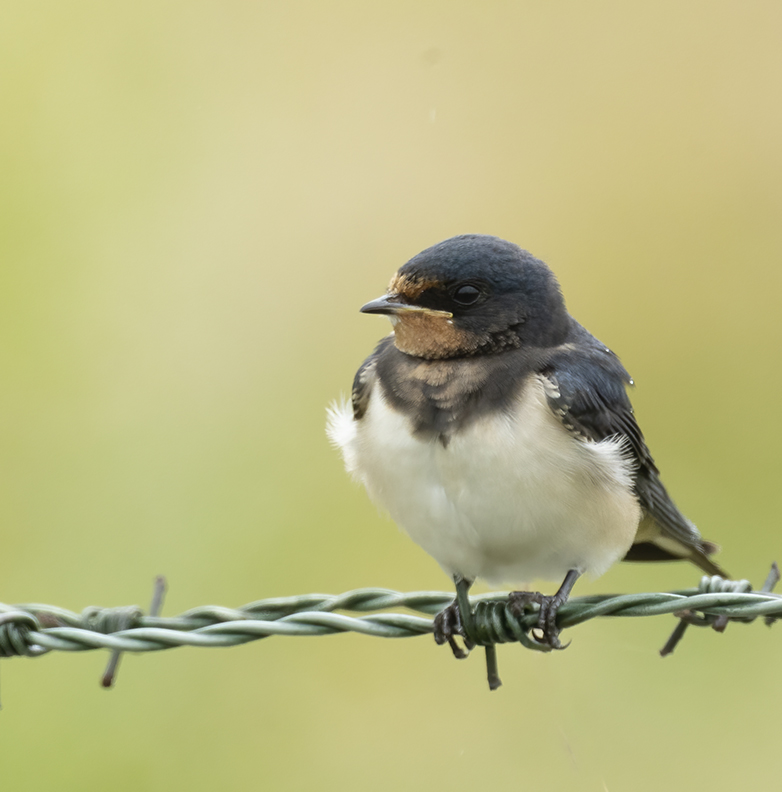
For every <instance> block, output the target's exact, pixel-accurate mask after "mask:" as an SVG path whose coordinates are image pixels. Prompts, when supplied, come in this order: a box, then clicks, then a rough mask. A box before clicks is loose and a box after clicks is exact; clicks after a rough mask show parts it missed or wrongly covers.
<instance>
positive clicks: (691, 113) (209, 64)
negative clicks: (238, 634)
mask: <svg viewBox="0 0 782 792" xmlns="http://www.w3.org/2000/svg"><path fill="white" fill-rule="evenodd" d="M781 25H782V7H780V6H779V4H777V3H772V2H757V3H738V2H721V1H720V0H717V1H716V2H715V1H714V0H709V2H706V1H705V0H703V1H702V2H690V3H681V2H673V1H663V2H658V3H655V4H641V3H635V4H628V3H624V2H619V1H618V0H613V2H601V3H567V2H566V3H532V2H518V3H508V2H486V3H482V4H477V3H470V2H453V1H452V2H444V1H443V0H440V1H439V2H429V3H411V2H396V3H393V4H391V3H385V4H381V3H364V2H357V0H345V1H344V2H333V3H315V2H288V3H268V2H267V3H253V2H237V1H236V0H230V1H226V0H223V2H220V3H215V2H212V3H209V2H200V1H198V0H190V1H189V2H170V1H167V0H163V2H161V0H157V1H156V2H154V3H153V2H148V1H144V0H142V1H141V2H136V3H132V4H130V3H101V2H81V1H78V0H72V1H71V2H52V1H51V0H49V1H48V2H47V1H46V0H42V1H41V2H28V3H5V4H4V5H3V24H2V27H0V101H1V103H2V104H1V106H2V123H1V124H0V140H1V141H2V143H1V146H0V157H1V158H2V160H1V162H2V178H1V179H0V256H1V259H0V367H1V369H2V378H0V465H1V466H2V475H0V526H1V529H2V553H0V581H1V582H0V599H1V600H3V601H5V602H23V601H38V602H48V603H51V604H55V605H60V606H63V607H67V608H72V609H75V610H80V609H81V608H83V607H84V606H86V605H90V604H101V605H121V604H130V603H135V602H138V603H140V604H142V605H144V606H145V607H146V604H147V602H148V599H149V596H150V592H151V583H152V579H153V577H154V575H156V574H159V573H164V574H166V575H167V576H168V579H169V582H170V587H171V588H170V593H169V595H168V598H167V602H166V605H165V611H164V612H165V613H167V614H174V613H177V612H180V611H182V610H185V609H186V608H189V607H192V606H196V605H202V604H210V603H216V604H223V605H240V604H242V603H245V602H248V601H251V600H253V599H258V598H262V597H269V596H282V595H289V594H298V593H306V592H312V591H328V592H339V591H343V590H348V589H351V588H355V587H359V586H373V585H377V586H387V587H391V588H397V589H443V588H448V587H449V581H448V580H447V579H446V578H445V576H444V575H443V574H442V572H441V571H440V570H439V568H438V567H437V566H436V564H435V563H434V562H433V561H432V560H431V559H429V558H428V557H427V556H426V555H425V554H424V553H423V552H422V551H420V550H419V549H418V548H417V547H415V546H414V545H413V544H412V543H411V542H410V541H409V540H408V539H406V538H405V537H404V536H403V535H402V534H401V533H400V532H399V531H398V530H397V529H396V528H395V527H394V525H393V524H392V523H391V522H390V521H388V520H387V519H386V518H384V517H383V516H382V515H379V514H378V513H377V511H376V509H375V508H374V507H373V506H372V505H371V504H370V503H369V502H368V500H367V498H366V496H365V494H364V493H363V491H362V490H360V489H359V488H358V487H357V486H356V485H355V484H353V483H352V482H351V481H350V480H349V479H348V477H347V476H346V475H345V474H344V472H343V470H342V465H341V462H340V460H339V458H338V455H337V454H336V453H335V452H334V451H333V450H332V449H331V448H329V446H328V443H327V441H326V438H325V435H324V431H323V427H324V421H325V407H326V405H327V404H328V402H329V401H330V400H331V399H333V398H335V397H337V396H339V395H340V394H341V393H343V394H344V393H347V392H348V391H349V388H350V384H351V380H352V377H353V373H354V371H355V369H356V368H357V366H358V365H359V363H360V362H361V361H362V360H363V358H364V356H365V355H366V354H367V353H368V352H369V351H370V349H371V347H372V345H373V344H374V343H375V341H376V340H377V339H378V338H379V337H381V336H382V335H384V334H386V333H387V332H388V325H387V322H385V321H384V320H382V321H381V320H380V319H377V318H374V317H366V316H360V315H359V314H358V307H359V306H360V305H361V304H362V303H363V302H365V301H367V300H369V299H372V298H374V297H377V296H379V294H380V293H381V292H382V291H383V289H384V288H385V285H386V283H387V281H388V279H389V277H390V276H391V274H392V272H393V271H394V270H395V269H396V268H397V267H398V266H399V265H401V264H402V263H403V262H404V261H406V260H407V259H408V258H410V257H411V256H412V255H414V254H415V253H417V252H418V251H419V250H421V249H423V248H424V247H427V246H429V245H430V244H433V243H434V242H437V241H439V240H441V239H443V238H446V237H449V236H452V235H454V234H459V233H466V232H481V233H491V234H497V235H499V236H502V237H505V238H508V239H511V240H513V241H515V242H517V243H519V244H521V245H522V247H526V248H528V249H529V250H531V251H532V252H533V253H535V254H536V255H538V256H540V257H542V258H543V259H545V260H546V261H547V262H548V263H549V264H550V265H551V266H552V268H553V269H554V270H555V272H556V273H557V274H558V276H559V278H560V280H561V282H562V285H563V288H564V291H565V294H566V297H567V299H568V304H569V307H570V310H571V312H572V313H573V314H574V315H575V316H576V317H577V318H578V319H579V320H580V321H581V322H582V323H584V324H585V325H586V326H587V327H588V328H589V329H590V330H591V331H592V332H594V333H595V334H596V335H597V336H598V337H599V338H600V339H601V340H603V341H604V342H605V343H607V344H609V345H610V346H611V347H612V348H613V349H614V350H615V351H616V352H617V353H619V354H620V355H621V357H622V360H623V361H624V363H625V364H626V366H627V367H628V368H629V370H630V371H631V373H632V374H633V376H634V377H635V380H636V383H637V386H638V387H637V389H636V392H635V394H634V402H635V406H636V411H637V414H638V416H639V419H640V422H641V424H642V426H643V428H644V430H645V432H646V435H647V439H648V440H649V443H650V445H651V448H652V451H653V453H654V454H655V456H656V458H657V461H658V463H659V465H660V467H661V468H662V470H663V474H664V478H665V481H666V482H667V484H668V486H669V488H670V489H671V491H672V492H673V494H674V496H675V498H676V499H677V501H678V503H679V505H680V506H681V507H682V508H683V510H684V511H685V512H686V513H687V514H688V515H690V516H691V517H692V519H693V520H695V522H697V523H698V525H699V526H700V527H701V529H702V531H703V533H704V534H705V535H706V536H707V537H708V538H710V539H713V540H715V541H718V542H720V543H721V544H722V546H723V552H722V554H721V556H720V561H721V562H722V563H723V564H724V565H725V566H726V567H727V568H728V569H729V570H730V571H731V572H732V573H733V574H734V575H736V576H738V577H749V578H751V579H752V580H753V582H755V583H756V584H759V583H760V582H762V580H763V578H764V577H765V574H766V571H767V568H768V565H769V563H770V562H771V561H772V560H773V559H774V558H782V546H781V545H782V543H781V542H780V532H779V528H778V521H779V514H780V511H782V488H781V487H780V486H779V483H778V477H779V470H780V461H782V460H780V447H781V446H782V421H781V420H780V410H779V408H778V404H777V402H778V401H779V398H780V386H781V385H782V375H781V372H782V366H781V365H780V355H779V346H780V341H781V340H782V325H781V323H780V309H779V295H780V291H781V290H782V270H781V269H780V266H779V263H780V255H781V254H782V223H780V213H781V211H782V147H781V146H780V139H781V137H782V104H781V103H780V82H781V79H782V47H780V46H779V30H780V26H781ZM698 580H699V573H698V571H697V570H696V569H695V568H694V567H688V566H686V565H684V564H680V565H662V566H645V567H642V566H635V565H634V566H629V565H622V566H618V567H615V568H614V569H613V570H611V571H610V572H609V573H608V574H607V575H605V577H603V578H602V579H601V580H599V581H596V582H590V581H584V582H582V583H580V584H579V586H578V589H577V593H579V594H586V593H589V592H595V591H607V590H608V591H611V590H613V591H643V590H648V591H655V590H665V589H670V588H681V587H686V586H689V585H693V584H695V583H697V581H698ZM673 624H674V622H673V619H671V618H658V619H643V620H637V621H629V620H628V621H603V622H597V621H596V622H591V623H590V624H588V625H585V626H582V627H580V628H579V629H578V630H574V631H573V634H572V635H571V636H570V637H571V638H572V639H573V644H572V646H571V647H570V648H569V649H568V650H567V651H566V652H562V653H558V654H556V655H555V656H551V655H549V656H538V655H536V654H532V653H528V652H525V651H524V650H522V649H521V648H519V647H513V646H510V647H503V648H501V650H500V669H501V672H502V676H503V679H504V682H505V686H504V687H503V688H502V689H501V690H500V691H499V692H497V693H493V694H489V692H488V690H487V688H486V683H485V678H484V668H483V661H482V658H481V657H480V656H475V657H472V658H471V659H470V660H469V661H468V662H465V663H457V662H455V661H454V660H453V659H452V658H451V657H450V654H449V652H448V651H447V650H446V649H437V648H436V647H435V646H434V645H433V643H432V642H431V640H430V639H428V638H421V639H416V640H404V641H396V642H392V641H381V640H376V639H371V638H366V637H358V636H335V637H332V638H317V639H293V638H289V639H284V638H276V639H271V640H268V641H264V642H262V643H258V644H252V645H248V646H244V647H241V648H235V649H230V650H229V649H226V650H213V651H207V650H196V649H182V650H176V651H172V652H167V653H157V654H153V655H146V656H138V657H136V656H129V657H126V658H125V660H124V662H123V666H122V670H121V673H120V677H119V681H118V686H117V687H116V689H114V690H113V691H111V692H105V691H103V690H101V689H99V687H98V678H99V676H100V673H101V670H102V668H103V665H104V662H105V655H104V654H102V653H93V654H81V655H49V656H47V657H44V658H42V659H40V660H34V661H33V660H24V659H15V660H9V661H5V662H3V663H2V697H3V704H4V707H5V709H4V711H3V712H2V714H0V735H1V736H2V738H1V741H0V744H1V746H2V747H0V755H1V757H2V764H3V770H2V776H3V784H4V785H5V786H7V787H8V788H9V789H10V788H12V787H13V788H15V789H36V790H37V789H46V790H49V789H56V790H93V789H105V788H110V789H113V790H163V789H187V790H212V789H215V788H220V789H248V788H262V789H286V790H287V789H308V788H330V789H343V790H367V789H372V790H397V789H400V788H402V787H403V788H404V789H406V790H409V792H413V790H429V789H443V788H460V789H461V788H468V787H475V786H478V787H479V788H490V789H494V790H498V792H499V790H511V789H514V790H515V789H519V788H527V789H547V790H548V789H550V790H560V789H562V790H564V789H567V790H572V789H578V790H581V789H583V790H597V791H598V792H603V790H611V791H612V792H613V790H620V789H621V790H628V789H631V790H634V791H635V792H643V791H645V790H660V789H695V788H705V787H707V786H708V787H709V788H711V789H732V788H735V787H737V786H740V787H741V788H759V787H760V786H761V785H766V786H767V788H772V787H773V785H774V784H775V783H776V779H777V777H778V764H779V763H778V759H777V738H776V735H777V734H778V723H777V715H776V711H777V710H778V708H779V706H780V703H782V690H780V682H779V677H778V676H777V675H778V672H779V660H780V651H781V650H782V632H780V629H779V628H777V629H775V630H773V631H768V630H767V629H765V628H764V627H763V626H762V625H761V624H759V623H758V624H755V625H752V626H749V627H745V626H743V625H733V626H731V627H730V628H729V629H728V631H727V632H726V634H725V635H722V636H718V635H716V634H714V633H712V632H711V631H706V630H698V631H696V630H692V631H691V632H690V634H688V635H687V638H686V640H685V642H684V643H683V644H682V645H681V647H680V648H679V650H678V651H677V653H676V654H675V655H674V656H673V657H671V658H668V659H667V660H665V661H663V660H661V659H660V658H659V657H658V655H657V650H658V649H659V647H660V646H661V645H662V643H663V641H664V640H665V638H666V637H667V635H668V633H669V631H670V629H671V628H672V627H673Z"/></svg>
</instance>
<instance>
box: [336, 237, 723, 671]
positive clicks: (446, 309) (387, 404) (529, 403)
mask: <svg viewBox="0 0 782 792" xmlns="http://www.w3.org/2000/svg"><path fill="white" fill-rule="evenodd" d="M360 310H361V312H362V313H365V314H380V315H384V316H387V317H388V318H389V319H390V321H391V324H392V332H391V334H390V335H388V336H386V337H385V338H383V339H382V340H381V341H380V342H379V343H378V344H377V346H376V348H375V349H374V351H373V352H372V354H371V355H370V356H369V357H368V358H367V359H366V360H365V361H364V362H363V364H362V365H361V366H360V368H359V369H358V372H357V373H356V375H355V379H354V382H353V388H352V394H351V399H350V401H347V400H345V401H343V402H341V403H339V402H338V403H335V404H334V405H332V406H331V407H330V410H329V417H328V425H327V434H328V436H329V439H330V440H331V442H332V444H333V445H335V446H336V447H337V448H338V449H339V450H340V451H341V453H342V456H343V459H344V463H345V466H346V468H347V470H348V472H349V473H350V474H352V476H353V477H354V478H356V479H357V480H358V481H360V482H361V483H362V484H363V485H364V486H365V488H366V490H367V491H368V493H369V496H370V498H371V499H372V500H373V501H374V502H375V503H377V504H378V505H379V506H380V507H382V508H383V509H384V510H385V511H387V512H388V513H389V514H390V516H391V517H392V519H393V520H394V521H395V522H396V523H397V524H398V525H399V526H400V527H401V528H402V529H403V531H404V532H405V533H407V534H408V535H409V536H410V538H411V539H412V540H413V541H414V542H416V543H417V544H418V545H420V547H422V548H423V549H424V550H425V551H426V552H427V553H428V554H429V555H430V556H432V557H433V558H434V559H435V560H436V561H437V562H438V563H439V565H440V566H441V567H442V569H443V570H444V571H445V572H446V573H447V574H448V575H449V576H451V577H452V578H453V580H454V581H455V583H456V585H457V591H458V587H459V586H460V585H462V586H464V588H465V591H467V590H469V588H470V586H471V585H472V584H473V582H474V581H475V580H476V579H478V578H481V579H483V580H485V581H486V582H487V583H489V584H490V585H494V586H500V585H503V584H511V585H517V584H519V583H522V582H529V581H533V580H546V581H554V582H557V583H558V582H560V581H561V584H560V586H559V588H558V590H557V591H556V593H555V594H553V595H543V594H542V593H541V592H539V591H523V590H514V591H512V592H511V593H510V594H509V595H508V604H509V606H510V607H511V609H512V611H514V612H518V613H519V614H521V613H523V612H526V611H525V609H532V610H535V604H537V606H538V607H537V612H538V619H537V626H536V627H535V630H534V636H535V639H536V640H537V642H538V643H539V644H540V645H541V646H542V647H544V648H546V649H561V648H564V647H563V644H562V643H561V641H560V639H559V634H560V630H559V628H558V626H557V621H556V617H557V612H558V610H559V608H560V607H561V606H562V604H564V602H566V601H567V599H568V597H569V595H570V593H571V590H572V589H573V586H574V584H575V582H576V581H577V579H578V578H579V577H580V576H581V575H584V574H587V575H589V576H592V577H597V576H599V575H601V574H603V573H604V572H605V571H606V570H607V569H608V568H609V567H610V566H611V565H612V564H614V563H615V562H617V561H619V560H622V559H623V560H627V561H663V560H673V559H686V560H688V561H690V562H692V563H693V564H695V565H696V566H697V567H699V568H700V569H701V570H703V571H704V572H706V573H708V574H709V575H720V576H723V577H727V574H726V573H725V572H724V570H723V569H722V568H721V567H720V566H719V565H718V564H717V563H715V562H714V561H713V560H712V559H711V558H710V556H712V555H713V554H714V553H715V552H716V551H717V550H718V546H717V545H715V544H714V543H712V542H708V541H706V540H704V539H703V538H702V537H701V534H700V533H699V532H698V530H697V528H696V527H695V525H694V524H693V523H692V522H690V520H688V519H687V518H686V517H685V516H684V515H683V514H682V512H681V511H680V510H679V509H678V508H677V507H676V505H675V504H674V502H673V500H672V499H671V497H670V496H669V494H668V491H667V490H666V488H665V486H664V485H663V483H662V481H661V479H660V473H659V470H658V468H657V466H656V465H655V462H654V460H653V458H652V456H651V454H650V452H649V449H648V448H647V445H646V441H645V439H644V436H643V434H642V432H641V430H640V428H639V426H638V422H637V421H636V417H635V414H634V412H633V408H632V405H631V403H630V400H629V397H628V394H627V388H628V387H629V386H632V385H633V384H634V383H633V380H632V379H631V377H630V375H629V374H628V372H627V371H626V369H625V368H624V366H623V365H622V363H621V362H620V360H619V358H618V357H617V355H616V354H614V353H613V352H612V351H611V350H610V349H609V348H608V347H607V346H605V345H604V344H603V343H601V342H600V341H598V340H597V338H595V337H594V336H593V335H592V334H591V333H589V331H587V330H586V329H585V328H584V327H583V326H582V325H580V324H579V323H578V322H577V321H576V320H575V319H574V318H573V317H572V316H570V314H569V313H568V311H567V308H566V306H565V301H564V298H563V295H562V291H561V289H560V286H559V283H558V281H557V279H556V277H555V275H554V273H553V272H552V271H551V270H550V269H549V267H548V266H547V265H546V264H545V263H544V262H543V261H541V260H539V259H537V258H535V257H534V256H533V255H532V254H530V253H529V252H527V251H526V250H523V249H522V248H520V247H519V246H517V245H515V244H513V243H512V242H508V241H505V240H503V239H500V238H498V237H495V236H488V235H482V234H466V235H461V236H456V237H452V238H450V239H446V240H445V241H442V242H440V243H438V244H435V245H433V246H432V247H429V248H427V249H426V250H424V251H423V252H421V253H419V254H418V255H416V256H414V257H413V258H412V259H410V261H408V262H407V263H406V264H404V265H403V266H402V267H401V268H400V269H399V270H398V271H397V272H396V274H395V275H394V276H393V277H392V279H391V282H390V284H389V286H388V289H387V291H386V293H385V294H384V295H383V296H382V297H380V298H379V299H376V300H373V301H371V302H368V303H367V304H366V305H364V306H363V307H362V308H361V309H360ZM434 636H435V640H436V641H437V643H438V644H445V643H448V644H449V645H450V646H451V649H452V650H453V653H454V655H455V656H456V657H465V656H466V655H467V653H468V652H469V650H470V649H471V648H473V644H472V642H471V641H470V639H469V636H468V635H467V633H466V631H465V629H464V618H463V615H462V614H461V612H460V610H459V607H458V600H457V599H455V600H454V601H453V603H451V604H450V605H449V606H447V607H446V608H444V609H443V610H442V611H441V612H440V613H439V614H438V615H437V616H436V617H435V620H434ZM456 637H459V638H460V640H461V642H462V644H463V646H464V649H462V648H461V646H459V645H458V643H457V641H456V640H455V639H456Z"/></svg>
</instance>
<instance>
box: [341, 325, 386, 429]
mask: <svg viewBox="0 0 782 792" xmlns="http://www.w3.org/2000/svg"><path fill="white" fill-rule="evenodd" d="M393 341H394V337H393V335H390V336H386V337H385V338H384V339H383V340H382V341H381V342H380V343H379V344H378V345H377V346H376V347H375V349H374V351H373V352H372V354H371V355H370V356H369V357H368V358H367V359H366V360H365V361H364V362H363V363H362V364H361V366H360V367H359V370H358V371H357V372H356V376H355V377H354V378H353V389H352V391H351V394H350V398H351V401H352V403H353V418H354V419H355V420H356V421H359V420H361V418H363V417H364V413H365V412H366V411H367V405H368V404H369V396H370V394H371V393H372V386H373V385H374V384H375V380H376V379H377V373H376V371H377V361H378V358H379V357H380V355H381V354H382V353H383V351H384V350H385V349H386V347H387V346H388V345H389V344H391V343H393Z"/></svg>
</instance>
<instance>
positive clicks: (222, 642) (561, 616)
mask: <svg viewBox="0 0 782 792" xmlns="http://www.w3.org/2000/svg"><path fill="white" fill-rule="evenodd" d="M778 581H779V569H778V567H777V565H776V563H775V564H773V565H772V568H771V572H770V573H769V576H768V578H767V580H766V582H765V583H764V585H763V587H762V588H761V589H760V590H759V591H753V590H752V586H751V585H750V583H749V581H746V580H740V581H730V580H724V579H723V578H720V577H717V576H715V577H704V578H702V580H701V583H700V585H699V586H698V587H697V588H690V589H684V590H681V591H672V592H658V593H642V594H603V595H592V596H585V597H575V598H573V599H571V600H569V601H568V602H566V603H565V604H564V605H563V606H562V607H561V608H560V609H559V612H558V615H557V624H558V626H559V627H560V628H568V627H574V626H576V625H578V624H583V623H584V622H586V621H589V620H590V619H594V618H597V617H618V616H626V617H644V616H659V615H663V614H674V615H676V616H678V617H679V618H680V620H681V621H680V623H679V626H678V627H677V628H676V629H675V630H674V633H673V634H672V635H671V637H670V638H669V640H668V641H667V642H666V644H665V646H664V647H663V649H662V650H661V654H663V655H665V654H670V653H671V652H672V651H673V649H674V648H675V646H676V645H677V643H678V642H679V641H680V640H681V638H682V636H683V635H684V631H685V630H686V628H687V626H689V625H696V626H710V627H713V628H714V629H716V630H719V631H722V630H724V629H725V627H726V626H727V624H728V622H730V621H740V622H750V621H753V620H755V619H756V618H758V617H764V619H765V621H766V623H767V624H771V623H772V622H773V621H775V620H776V619H779V618H782V596H781V595H779V594H774V593H772V589H773V588H774V586H775V585H776V583H777V582H778ZM164 590H165V581H164V579H163V578H158V579H157V580H156V582H155V593H154V596H153V602H152V606H151V607H150V613H149V615H145V614H144V613H143V611H142V610H141V608H139V607H138V606H129V607H120V608H98V607H89V608H86V609H85V610H83V611H82V612H81V613H75V612H73V611H69V610H66V609H64V608H59V607H56V606H53V605H43V604H39V603H26V604H21V605H5V604H2V603H0V657H6V658H7V657H14V656H24V657H40V656H41V655H44V654H47V653H49V652H56V651H59V652H83V651H89V650H93V649H108V650H110V651H111V652H112V658H111V661H110V663H109V667H108V668H107V670H106V672H105V673H104V676H103V678H102V683H103V685H104V686H105V687H110V686H111V684H112V683H113V681H114V678H115V674H116V670H117V664H118V661H119V655H120V653H122V652H155V651H161V650H164V649H173V648H175V647H179V646H200V647H224V646H237V645H240V644H245V643H248V642H250V641H257V640H260V639H262V638H268V637H271V636H273V635H287V636H320V635H334V634H337V633H346V632H355V633H361V634H363V635H372V636H375V637H380V638H410V637H414V636H419V635H426V634H428V633H431V632H432V631H433V627H432V618H431V616H432V615H434V614H436V613H437V612H439V611H440V610H442V609H443V608H444V607H445V606H447V605H449V604H450V603H451V602H452V601H453V599H454V598H453V595H452V594H449V593H447V592H442V591H413V592H407V593H403V592H398V591H392V590H389V589H381V588H364V589H357V590H355V591H348V592H346V593H344V594H338V595H333V594H305V595H301V596H294V597H277V598H272V599H263V600H258V601H257V602H251V603H249V604H248V605H244V606H242V607H240V608H226V607H221V606H217V605H208V606H204V607H199V608H193V609H192V610H188V611H185V612H184V613H182V614H180V615H179V616H173V617H164V616H160V615H159V611H160V607H161V605H162V600H163V593H164ZM469 602H470V609H471V610H472V613H473V618H472V620H471V621H472V624H471V633H470V635H469V636H468V637H469V639H470V641H472V643H474V644H476V645H479V646H484V647H486V650H487V663H488V664H489V666H490V668H489V675H490V686H492V688H494V687H497V686H499V677H497V676H496V655H495V654H494V647H495V646H496V644H500V643H508V642H520V643H522V644H523V645H524V646H526V647H528V648H530V649H545V648H546V647H544V646H542V645H541V644H538V643H537V641H536V640H535V639H534V635H533V630H534V628H535V627H536V625H537V618H538V617H537V606H536V605H534V604H531V605H530V607H529V609H528V610H527V611H526V612H525V613H523V614H522V615H520V616H519V615H518V614H516V613H514V612H513V611H512V610H511V609H510V608H508V607H506V606H507V593H506V594H498V593H490V594H483V595H478V596H473V597H470V599H469ZM396 608H406V609H407V610H410V611H413V612H414V613H378V611H386V610H389V609H396ZM336 611H340V612H339V613H337V612H336ZM351 612H352V613H355V614H366V615H358V616H351V615H349V613H351ZM416 614H424V615H423V616H421V615H416ZM492 662H493V664H494V675H495V681H494V684H492V679H491V673H492V669H491V665H492Z"/></svg>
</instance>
